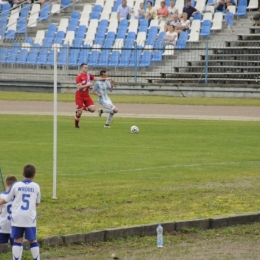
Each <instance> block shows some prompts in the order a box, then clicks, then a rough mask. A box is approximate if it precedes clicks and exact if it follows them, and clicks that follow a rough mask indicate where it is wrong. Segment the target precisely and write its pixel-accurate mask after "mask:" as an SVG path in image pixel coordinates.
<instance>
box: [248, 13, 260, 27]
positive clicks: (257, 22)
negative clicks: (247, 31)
mask: <svg viewBox="0 0 260 260" xmlns="http://www.w3.org/2000/svg"><path fill="white" fill-rule="evenodd" d="M250 20H251V21H254V24H253V26H256V25H257V26H260V9H259V10H258V12H257V13H256V14H255V15H254V16H253V18H250Z"/></svg>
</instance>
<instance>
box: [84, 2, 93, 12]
mask: <svg viewBox="0 0 260 260" xmlns="http://www.w3.org/2000/svg"><path fill="white" fill-rule="evenodd" d="M83 12H88V13H91V12H92V5H91V4H85V5H84V7H83Z"/></svg>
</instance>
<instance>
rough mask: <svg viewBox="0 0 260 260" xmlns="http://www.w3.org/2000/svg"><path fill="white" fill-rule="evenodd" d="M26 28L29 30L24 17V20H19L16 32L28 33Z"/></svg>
mask: <svg viewBox="0 0 260 260" xmlns="http://www.w3.org/2000/svg"><path fill="white" fill-rule="evenodd" d="M26 30H27V25H26V19H24V20H22V19H19V20H18V22H17V28H16V33H18V34H24V33H26Z"/></svg>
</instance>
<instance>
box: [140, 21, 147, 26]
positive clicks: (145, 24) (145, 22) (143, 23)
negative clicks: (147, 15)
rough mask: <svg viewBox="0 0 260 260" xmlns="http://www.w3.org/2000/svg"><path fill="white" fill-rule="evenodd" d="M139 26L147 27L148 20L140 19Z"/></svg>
mask: <svg viewBox="0 0 260 260" xmlns="http://www.w3.org/2000/svg"><path fill="white" fill-rule="evenodd" d="M140 26H147V27H148V20H146V19H142V20H141V21H140Z"/></svg>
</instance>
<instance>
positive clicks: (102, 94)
mask: <svg viewBox="0 0 260 260" xmlns="http://www.w3.org/2000/svg"><path fill="white" fill-rule="evenodd" d="M100 77H101V78H103V79H107V72H106V71H105V70H101V71H100ZM113 87H114V81H113V80H111V81H109V80H102V81H97V82H96V83H95V85H94V88H93V94H95V95H96V96H98V103H99V104H100V105H101V106H103V107H104V109H99V110H98V115H99V116H101V115H102V114H103V113H107V114H108V116H107V121H106V123H105V125H104V127H105V128H110V123H111V121H112V119H113V116H114V114H115V113H117V112H118V109H117V108H116V107H115V106H114V105H113V103H112V101H111V100H110V98H109V96H108V95H107V91H108V90H109V91H110V92H112V91H113Z"/></svg>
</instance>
